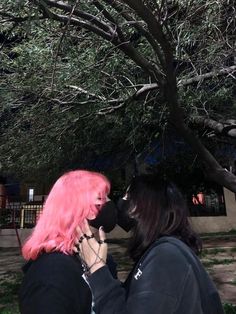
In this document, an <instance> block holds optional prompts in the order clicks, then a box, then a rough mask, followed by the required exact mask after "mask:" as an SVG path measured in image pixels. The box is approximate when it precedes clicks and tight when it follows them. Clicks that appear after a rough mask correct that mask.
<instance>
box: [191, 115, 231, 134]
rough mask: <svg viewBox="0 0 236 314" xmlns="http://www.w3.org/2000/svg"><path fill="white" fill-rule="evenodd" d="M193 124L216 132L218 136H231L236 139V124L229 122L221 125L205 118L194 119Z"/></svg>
mask: <svg viewBox="0 0 236 314" xmlns="http://www.w3.org/2000/svg"><path fill="white" fill-rule="evenodd" d="M191 123H193V125H194V126H197V127H198V128H201V129H202V128H203V129H208V130H211V131H214V132H215V134H217V135H223V136H229V137H232V138H236V123H235V124H229V123H227V122H225V123H221V122H218V121H215V120H213V119H208V118H205V117H193V118H192V119H191Z"/></svg>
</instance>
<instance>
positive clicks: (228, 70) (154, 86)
mask: <svg viewBox="0 0 236 314" xmlns="http://www.w3.org/2000/svg"><path fill="white" fill-rule="evenodd" d="M234 72H236V66H235V65H233V66H230V67H226V68H223V69H221V70H218V71H212V72H208V73H205V74H201V75H197V76H194V77H191V78H186V79H181V80H179V81H178V83H177V85H178V86H179V87H180V86H186V85H191V84H193V83H197V82H200V81H204V80H206V79H210V78H212V77H216V76H220V75H226V74H232V73H234ZM157 88H159V85H158V84H157V83H151V84H144V85H143V87H142V88H141V89H139V90H138V91H137V92H136V97H137V98H139V97H141V96H142V95H143V94H146V93H148V92H150V91H152V90H155V89H157Z"/></svg>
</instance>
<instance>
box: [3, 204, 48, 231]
mask: <svg viewBox="0 0 236 314" xmlns="http://www.w3.org/2000/svg"><path fill="white" fill-rule="evenodd" d="M42 207H43V204H42V203H39V202H37V203H35V202H32V203H26V202H12V203H9V204H8V205H7V206H6V208H0V228H1V229H12V228H14V229H15V228H21V229H22V228H33V227H34V226H35V225H36V222H37V219H38V217H39V214H40V212H41V211H42Z"/></svg>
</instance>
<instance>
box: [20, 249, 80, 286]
mask: <svg viewBox="0 0 236 314" xmlns="http://www.w3.org/2000/svg"><path fill="white" fill-rule="evenodd" d="M82 273H83V271H82V266H81V263H80V260H79V259H77V258H76V257H75V256H71V255H66V254H63V253H60V252H53V253H44V254H42V255H41V256H39V257H38V258H37V259H36V260H35V261H32V262H30V263H29V265H28V266H26V272H25V277H26V278H29V279H30V280H34V281H40V282H52V283H55V281H57V282H59V280H60V278H61V280H63V281H65V280H66V281H67V282H69V281H74V280H75V278H76V279H77V280H78V277H81V276H82Z"/></svg>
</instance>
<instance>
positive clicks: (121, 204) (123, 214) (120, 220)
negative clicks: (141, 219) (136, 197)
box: [117, 198, 136, 232]
mask: <svg viewBox="0 0 236 314" xmlns="http://www.w3.org/2000/svg"><path fill="white" fill-rule="evenodd" d="M117 207H118V212H117V224H118V225H119V226H120V227H121V228H122V229H124V230H125V231H126V232H129V231H130V230H131V229H132V228H133V227H134V226H135V224H136V220H135V219H134V218H131V217H130V215H129V207H130V202H129V201H128V200H125V199H123V198H120V199H119V200H118V203H117Z"/></svg>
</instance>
